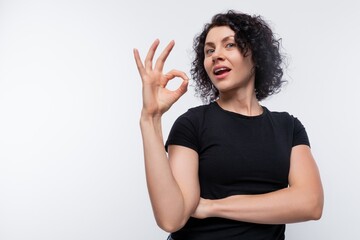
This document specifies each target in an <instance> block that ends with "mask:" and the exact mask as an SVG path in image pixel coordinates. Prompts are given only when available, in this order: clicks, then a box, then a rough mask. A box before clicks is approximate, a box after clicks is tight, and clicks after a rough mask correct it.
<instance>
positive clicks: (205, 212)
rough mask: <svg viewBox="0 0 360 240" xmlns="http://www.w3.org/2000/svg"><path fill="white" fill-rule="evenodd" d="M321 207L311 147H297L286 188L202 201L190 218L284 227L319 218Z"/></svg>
mask: <svg viewBox="0 0 360 240" xmlns="http://www.w3.org/2000/svg"><path fill="white" fill-rule="evenodd" d="M323 204H324V194H323V188H322V184H321V179H320V174H319V171H318V167H317V165H316V162H315V160H314V158H313V156H312V154H311V150H310V147H308V146H306V145H298V146H295V147H293V148H292V151H291V157H290V171H289V187H288V188H284V189H281V190H277V191H274V192H270V193H266V194H258V195H234V196H230V197H227V198H223V199H218V200H207V199H201V200H200V203H199V205H198V207H197V209H196V211H195V213H194V214H193V215H192V216H193V217H195V218H207V217H221V218H227V219H233V220H237V221H244V222H253V223H262V224H286V223H294V222H302V221H308V220H318V219H320V217H321V215H322V210H323Z"/></svg>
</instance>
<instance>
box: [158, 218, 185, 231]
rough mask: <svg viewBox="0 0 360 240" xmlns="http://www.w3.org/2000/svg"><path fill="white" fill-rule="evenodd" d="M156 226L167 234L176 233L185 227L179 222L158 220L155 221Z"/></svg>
mask: <svg viewBox="0 0 360 240" xmlns="http://www.w3.org/2000/svg"><path fill="white" fill-rule="evenodd" d="M156 224H157V225H158V226H159V228H161V229H162V230H164V231H165V232H168V233H173V232H176V231H177V230H179V229H181V228H182V227H183V226H184V225H185V223H181V222H172V221H169V220H163V221H161V220H158V219H156Z"/></svg>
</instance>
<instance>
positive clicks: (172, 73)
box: [160, 69, 189, 87]
mask: <svg viewBox="0 0 360 240" xmlns="http://www.w3.org/2000/svg"><path fill="white" fill-rule="evenodd" d="M175 77H179V78H182V79H183V80H187V81H188V80H189V78H188V76H187V75H186V73H184V72H182V71H179V70H176V69H173V70H171V71H170V72H168V73H167V74H165V78H164V79H162V81H161V83H160V85H161V86H162V87H165V86H166V85H167V83H168V82H169V81H170V80H171V79H173V78H175Z"/></svg>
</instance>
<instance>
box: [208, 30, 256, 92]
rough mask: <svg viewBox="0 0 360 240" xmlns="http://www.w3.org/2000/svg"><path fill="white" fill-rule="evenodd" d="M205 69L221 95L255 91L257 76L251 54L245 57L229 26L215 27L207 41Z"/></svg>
mask: <svg viewBox="0 0 360 240" xmlns="http://www.w3.org/2000/svg"><path fill="white" fill-rule="evenodd" d="M204 52H205V59H204V67H205V70H206V72H207V74H208V76H209V78H210V79H211V81H212V83H213V84H214V85H215V87H216V88H217V89H218V90H219V92H220V94H222V93H226V92H229V91H237V90H238V89H253V88H254V82H255V74H254V71H253V67H254V63H253V61H252V59H251V52H250V51H249V52H248V54H247V56H246V57H244V56H243V54H242V53H241V52H240V49H239V48H238V46H237V44H236V42H235V32H234V31H233V30H231V28H229V27H228V26H221V27H214V28H212V29H211V30H210V31H209V33H208V34H207V36H206V39H205V48H204Z"/></svg>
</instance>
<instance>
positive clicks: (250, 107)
mask: <svg viewBox="0 0 360 240" xmlns="http://www.w3.org/2000/svg"><path fill="white" fill-rule="evenodd" d="M217 103H218V104H219V106H220V107H221V108H223V109H224V110H227V111H230V112H235V113H239V114H242V115H245V116H258V115H261V114H262V112H263V108H262V107H261V105H260V103H259V101H258V100H257V98H256V95H255V92H254V91H253V92H252V93H251V94H243V95H238V96H236V97H234V96H232V97H230V96H224V95H222V94H220V97H219V99H218V100H217Z"/></svg>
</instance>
